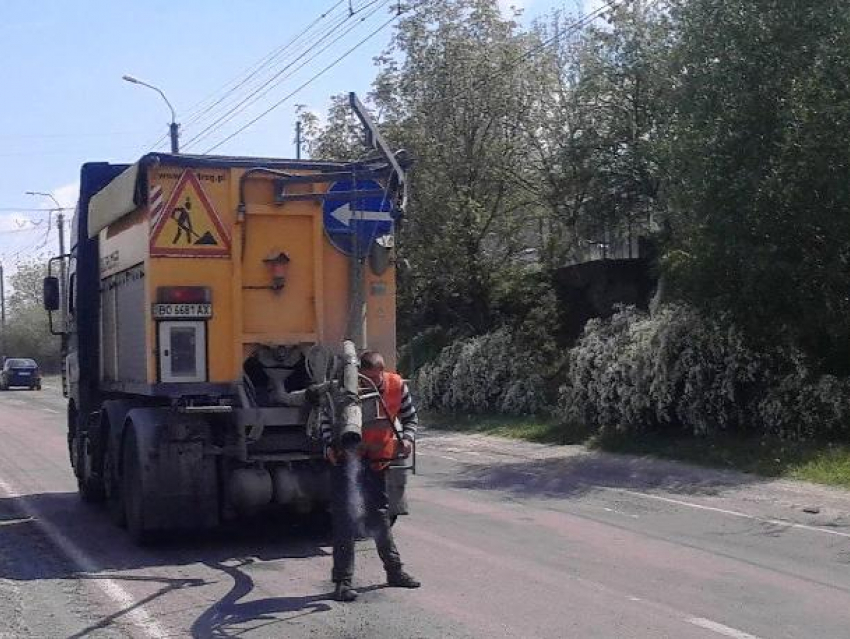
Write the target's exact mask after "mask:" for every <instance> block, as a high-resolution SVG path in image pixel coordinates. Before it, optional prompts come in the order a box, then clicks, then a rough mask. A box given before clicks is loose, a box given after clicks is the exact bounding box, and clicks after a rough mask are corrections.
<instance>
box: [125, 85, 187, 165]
mask: <svg viewBox="0 0 850 639" xmlns="http://www.w3.org/2000/svg"><path fill="white" fill-rule="evenodd" d="M121 78H122V79H123V80H125V81H127V82H132V83H133V84H140V85H142V86H143V87H147V88H149V89H153V90H154V91H156V92H157V93H159V94H160V95H161V96H162V99H163V100H165V103H166V104H167V105H168V108H169V109H171V124H170V125H169V127H168V129H169V133H170V135H171V152H172V153H180V147H179V144H178V142H177V136H178V133H177V131H178V129H179V128H180V125H179V124H177V114H176V113H175V112H174V107H173V106H171V102H169V101H168V98H166V97H165V94H164V93H163V92H162V90H161V89H159V88H157V87H155V86H154V85H152V84H148V83H147V82H142V81H141V80H139V79H138V78H134V77H133V76H132V75H124V76H121Z"/></svg>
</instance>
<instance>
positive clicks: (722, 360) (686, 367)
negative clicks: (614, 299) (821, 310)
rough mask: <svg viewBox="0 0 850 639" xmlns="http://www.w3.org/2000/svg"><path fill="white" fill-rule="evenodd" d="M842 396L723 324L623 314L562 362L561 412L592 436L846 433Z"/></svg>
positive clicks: (674, 314) (675, 309)
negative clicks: (565, 366)
mask: <svg viewBox="0 0 850 639" xmlns="http://www.w3.org/2000/svg"><path fill="white" fill-rule="evenodd" d="M789 370H790V371H791V372H790V373H788V372H787V371H789ZM848 391H850V381H848V380H839V379H836V378H834V377H831V376H823V377H821V378H819V379H814V378H813V377H812V376H811V374H810V372H809V371H808V369H807V368H806V367H805V365H804V364H803V358H802V356H800V355H799V354H798V353H796V352H791V351H788V350H782V349H779V348H777V349H774V350H773V351H772V352H770V353H759V352H755V351H754V350H752V349H751V348H750V347H748V346H747V344H746V343H745V340H744V337H743V335H742V333H741V332H740V331H739V330H738V329H737V328H736V327H735V326H734V325H732V324H731V323H729V322H728V321H727V320H725V319H724V318H723V317H720V318H706V317H704V316H702V315H700V314H699V313H697V312H696V311H695V310H694V309H692V308H689V307H686V306H682V305H667V306H663V307H661V308H660V309H659V310H658V311H656V313H654V314H653V315H651V316H650V315H648V314H646V313H643V312H641V311H638V310H636V309H634V308H633V307H629V308H625V309H622V310H621V311H620V312H618V313H617V314H615V315H614V316H613V317H612V318H611V319H609V320H604V321H603V320H593V321H591V322H589V323H588V325H587V326H586V328H585V331H584V334H583V335H582V337H581V339H580V340H579V341H578V343H577V344H576V345H575V347H574V348H573V349H572V350H571V351H570V353H569V373H568V376H567V381H566V384H565V385H564V386H563V387H562V388H561V393H560V402H559V406H560V409H559V410H560V413H561V414H562V415H563V417H564V418H565V419H566V420H568V421H574V422H579V423H583V424H585V425H588V426H591V427H593V428H597V429H608V430H611V429H613V430H619V431H640V430H643V429H646V428H659V427H661V428H663V427H667V428H676V429H679V430H682V431H684V432H688V433H691V434H709V433H714V432H718V431H726V430H738V431H756V432H763V433H771V434H777V435H780V436H783V437H785V436H790V437H798V438H802V437H811V436H814V435H819V434H834V433H836V432H838V431H840V430H842V429H844V431H845V432H846V431H847V428H848V422H850V393H848Z"/></svg>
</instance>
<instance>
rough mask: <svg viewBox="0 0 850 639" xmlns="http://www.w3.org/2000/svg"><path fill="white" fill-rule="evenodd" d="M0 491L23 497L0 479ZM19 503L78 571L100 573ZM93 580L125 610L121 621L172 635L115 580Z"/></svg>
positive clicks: (157, 635)
mask: <svg viewBox="0 0 850 639" xmlns="http://www.w3.org/2000/svg"><path fill="white" fill-rule="evenodd" d="M0 491H2V492H3V493H5V494H6V496H7V497H18V498H22V497H23V495H21V494H20V493H19V492H18V491H16V490H15V489H14V488H13V487H12V486H11V485H10V484H8V483H7V482H6V481H5V480H3V479H2V478H0ZM18 504H19V506H20V508H21V510H23V511H24V514H26V515H27V517H29V518H31V519H33V520H35V524H36V525H37V526H39V527H40V528H41V529H42V530H43V531H44V533H45V534H46V535H47V536H48V537H49V538H50V540H51V541H52V542H53V543H54V544H55V545H56V547H57V548H59V550H61V551H62V552H63V553H64V554H65V556H67V557H68V558H69V559H70V560H71V561H72V562H74V564H76V566H77V567H78V568H79V569H80V572H85V573H94V574H97V573H100V572H101V569H100V568H98V566H97V564H95V562H94V560H93V559H91V557H89V556H88V555H87V554H86V553H85V552H83V551H82V550H81V549H79V548H77V546H75V545H74V543H73V542H72V541H71V540H70V539H68V537H66V536H65V535H64V534H63V533H62V532H61V531H60V530H59V529H58V528H57V527H56V526H54V525H53V524H52V523H50V522H49V521H48V520H47V519H45V518H44V517H42V516H41V513H39V511H38V509H37V508H35V507H34V506H32V505H31V504H30V503H29V501H27V500H26V498H23V499H20V500H19V502H18ZM92 581H93V583H94V584H95V585H96V586H97V587H98V588H100V589H101V590H102V591H103V593H104V594H105V595H106V596H107V597H108V598H109V599H110V600H111V601H112V602H113V603H114V604H116V605H117V606H119V608H121V609H124V610H126V612H125V613H124V614H123V616H124V618H126V619H127V620H129V621H130V623H132V624H133V625H134V626H135V627H136V628H137V629H138V630H139V631H140V632H141V633H142V634H143V635H144V636H146V637H151V639H165V638H166V637H170V636H172V635H171V634H170V633H168V632H167V631H166V629H165V628H164V627H163V626H161V625H160V624H159V623H157V621H156V620H155V619H154V618H153V617H152V616H151V615H150V614H148V612H147V611H146V610H145V609H144V608H143V607H142V606H139V605H138V602H137V600H136V598H135V597H134V596H133V595H131V594H130V593H129V592H127V590H125V589H124V588H123V587H122V586H121V585H120V584H119V583H118V582H117V581H115V580H114V579H94V580H92Z"/></svg>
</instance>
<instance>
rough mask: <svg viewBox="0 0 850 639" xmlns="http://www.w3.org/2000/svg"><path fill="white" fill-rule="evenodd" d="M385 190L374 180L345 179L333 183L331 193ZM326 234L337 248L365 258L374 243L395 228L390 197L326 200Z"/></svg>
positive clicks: (372, 196) (373, 196)
mask: <svg viewBox="0 0 850 639" xmlns="http://www.w3.org/2000/svg"><path fill="white" fill-rule="evenodd" d="M356 191H371V192H372V193H374V192H375V191H383V187H382V186H381V185H380V184H378V183H377V182H376V181H375V180H357V181H356V183H355V182H354V181H353V180H342V181H340V182H334V183H333V184H332V185H331V188H329V189H328V193H329V194H330V193H350V192H356ZM322 217H323V220H324V225H325V233H327V235H328V239H329V240H330V242H331V244H333V245H334V246H335V247H336V248H337V250H339V251H342V252H343V253H345V254H346V255H352V254H353V253H354V252H355V247H356V251H357V255H358V257H366V255H367V254H368V253H369V249H370V248H371V247H372V243H373V242H374V241H375V240H376V239H377V238H379V237H381V236H382V235H389V234H390V233H392V230H393V205H392V202H391V200H390V198H389V194H387V195H386V196H379V195H373V194H369V195H364V196H363V197H348V198H342V199H334V198H329V199H326V200H325V202H324V205H323V207H322Z"/></svg>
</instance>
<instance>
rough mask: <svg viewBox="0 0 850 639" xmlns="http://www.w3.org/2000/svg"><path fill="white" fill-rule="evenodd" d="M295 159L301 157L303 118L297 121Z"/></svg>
mask: <svg viewBox="0 0 850 639" xmlns="http://www.w3.org/2000/svg"><path fill="white" fill-rule="evenodd" d="M295 159H296V160H300V159H301V120H297V121H296V122H295Z"/></svg>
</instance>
